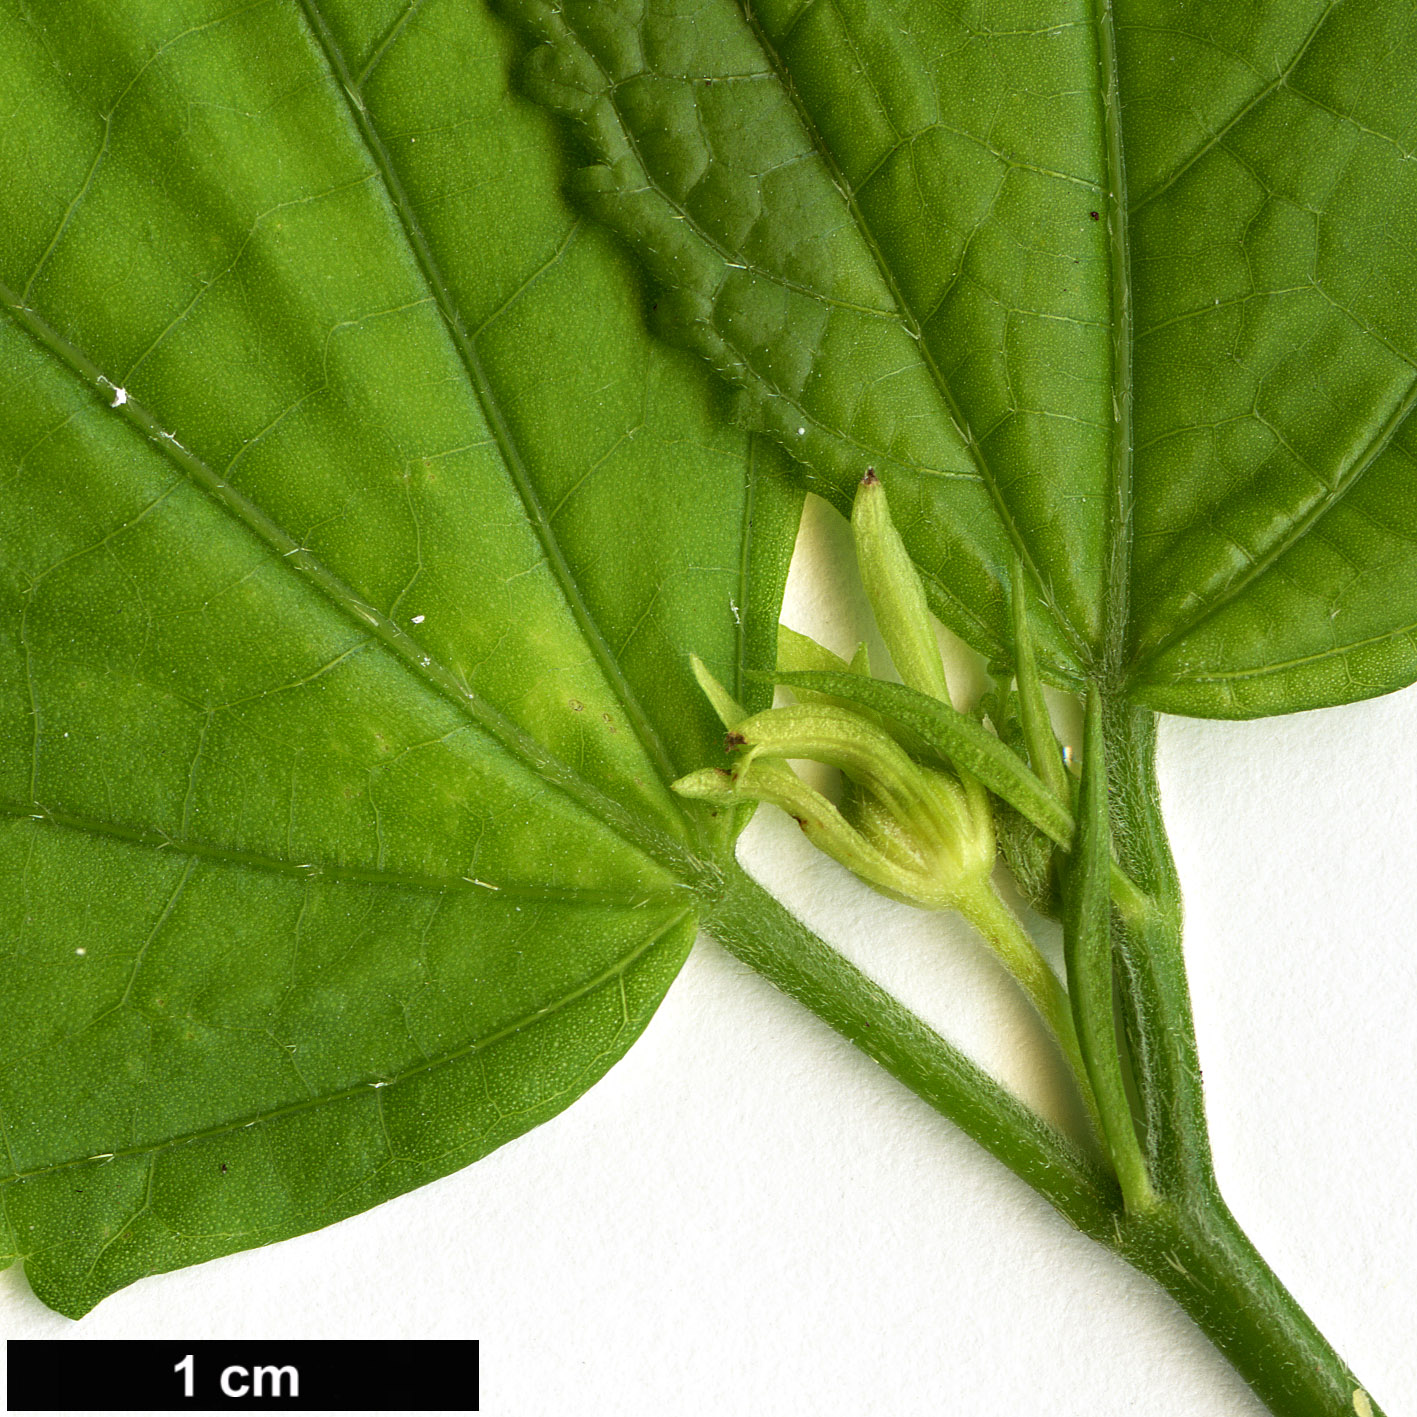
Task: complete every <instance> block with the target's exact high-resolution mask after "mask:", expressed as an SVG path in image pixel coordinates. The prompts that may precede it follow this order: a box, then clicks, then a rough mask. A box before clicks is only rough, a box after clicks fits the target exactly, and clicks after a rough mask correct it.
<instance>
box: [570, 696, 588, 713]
mask: <svg viewBox="0 0 1417 1417" xmlns="http://www.w3.org/2000/svg"><path fill="white" fill-rule="evenodd" d="M570 704H571V712H572V713H584V712H585V705H584V704H583V703H582V702H581V701H580V700H579V699H572V700H571V701H570Z"/></svg>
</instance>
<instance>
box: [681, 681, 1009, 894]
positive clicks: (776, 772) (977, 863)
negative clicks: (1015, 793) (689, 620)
mask: <svg viewBox="0 0 1417 1417" xmlns="http://www.w3.org/2000/svg"><path fill="white" fill-rule="evenodd" d="M695 668H696V672H697V673H699V675H700V682H701V683H702V682H703V680H704V678H705V677H709V676H707V671H706V670H703V669H702V667H701V666H696V667H695ZM704 688H705V692H706V693H708V695H709V698H710V699H711V700H712V701H713V702H714V704H715V707H719V705H723V706H724V708H725V709H728V708H729V706H730V705H732V700H731V699H730V698H729V696H728V695H727V693H726V692H725V691H724V690H723V689H722V688H721V686H719V685H717V684H716V683H714V684H713V685H712V687H711V686H710V685H709V684H705V685H704ZM725 726H726V727H728V729H729V733H728V737H727V740H726V741H727V743H728V746H729V747H730V749H734V750H737V751H738V752H739V758H738V762H737V763H736V765H735V766H734V768H733V770H732V771H731V772H724V771H722V770H716V769H705V770H702V771H700V772H696V773H690V774H689V775H688V776H687V777H684V778H681V779H680V780H679V781H678V782H676V783H675V784H674V790H675V791H676V792H678V793H680V794H681V795H682V796H685V797H696V798H700V799H705V800H708V801H714V802H720V803H724V804H730V803H741V802H743V801H753V802H771V803H773V804H774V805H775V806H778V807H781V808H782V809H783V810H784V811H785V812H788V813H789V814H791V815H792V816H793V817H795V818H796V819H797V821H798V822H799V823H800V824H801V827H802V830H803V831H804V832H805V833H806V834H807V837H808V838H809V840H811V841H812V842H813V843H814V844H815V845H816V846H818V847H820V848H821V850H823V851H825V852H826V853H827V854H828V855H829V856H831V857H833V858H834V859H835V860H837V861H839V862H840V863H841V864H842V865H843V866H845V867H846V868H847V869H848V870H850V871H852V872H854V873H855V874H856V875H857V876H859V877H861V879H862V880H864V881H866V882H867V883H868V884H870V885H872V886H874V887H875V888H876V889H877V890H880V891H882V892H883V893H885V894H886V895H889V896H892V897H894V898H895V899H897V900H903V901H907V902H909V903H910V904H912V905H919V906H924V907H926V908H927V909H934V910H940V909H950V908H958V907H959V906H960V904H961V903H962V902H964V901H966V900H972V899H973V898H974V897H975V896H977V894H978V892H979V890H980V889H981V888H982V887H984V886H985V885H986V883H987V879H988V876H989V873H990V871H991V870H992V868H993V864H994V828H993V816H992V812H991V811H990V807H989V802H988V798H987V795H986V794H985V792H984V790H983V788H982V787H980V786H979V785H978V783H976V782H974V781H973V780H968V781H961V780H960V779H959V778H957V777H955V776H954V775H952V774H951V773H948V772H944V771H941V770H939V769H936V768H931V767H925V766H924V765H922V764H920V763H917V762H915V761H914V760H913V759H912V758H911V757H910V756H909V755H908V754H907V753H906V752H905V751H904V749H903V748H901V746H900V745H899V744H898V743H897V742H896V741H895V739H893V738H892V737H891V736H890V735H889V734H888V733H886V732H885V731H884V730H883V729H882V728H880V727H878V726H877V725H876V724H874V723H871V722H868V721H867V720H866V719H864V718H862V717H861V716H860V715H859V714H857V713H854V712H852V711H851V710H849V709H846V708H843V707H840V706H838V705H836V704H831V703H822V702H811V703H800V704H793V705H790V706H789V707H786V708H777V709H768V710H767V711H766V712H764V713H758V714H753V715H752V716H751V717H747V718H743V719H741V720H739V721H738V722H736V723H725ZM791 758H809V759H812V760H814V761H816V762H820V763H826V764H828V765H829V766H831V767H835V768H839V769H840V770H841V771H842V773H843V774H844V775H845V776H846V777H847V778H848V779H849V780H850V782H851V783H852V784H853V787H854V789H855V791H854V793H853V795H852V802H851V805H850V807H849V809H848V812H846V813H844V812H843V811H841V810H840V809H838V808H837V807H836V806H835V805H834V804H833V803H832V802H830V801H829V800H828V799H827V798H826V797H824V796H823V795H822V794H821V793H820V792H818V791H816V790H815V789H814V788H812V787H810V786H809V785H808V784H807V783H805V782H803V781H802V779H801V778H800V777H798V776H797V774H796V773H795V772H793V771H792V769H791V768H790V767H789V766H788V762H787V760H788V759H791Z"/></svg>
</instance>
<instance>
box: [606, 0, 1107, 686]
mask: <svg viewBox="0 0 1417 1417" xmlns="http://www.w3.org/2000/svg"><path fill="white" fill-rule="evenodd" d="M742 5H743V16H744V19H745V20H746V22H747V24H748V28H749V29H750V30H751V31H752V33H753V37H754V39H755V40H756V41H757V43H758V46H759V48H761V50H762V51H763V54H764V56H765V57H766V59H767V61H768V63H769V64H770V65H771V67H772V70H773V73H774V74H776V76H777V80H778V83H779V84H781V86H782V89H783V92H784V94H785V95H786V97H787V99H788V101H789V102H790V103H791V105H792V108H793V111H794V113H796V115H797V120H798V122H799V123H801V125H802V130H803V132H804V133H805V134H806V135H807V138H808V140H809V141H810V142H811V144H812V147H813V148H814V149H815V151H816V153H817V155H818V157H820V158H821V160H822V162H823V164H824V165H825V166H826V168H827V171H828V173H829V175H830V176H831V180H832V182H833V184H834V185H835V186H836V188H837V190H838V191H839V192H840V193H841V196H842V200H843V201H844V202H845V203H846V207H847V211H848V212H849V214H850V216H851V221H852V224H853V226H854V227H855V228H856V230H857V232H858V234H859V235H860V236H861V239H862V241H863V242H864V243H865V245H866V248H867V249H868V250H869V251H870V253H871V259H872V260H873V261H874V263H875V265H876V269H877V271H878V272H879V274H880V276H881V279H882V280H883V281H884V282H885V284H886V288H887V290H889V291H890V294H891V299H892V301H893V302H894V304H895V306H896V311H897V315H898V318H899V319H900V321H901V323H902V324H903V325H904V326H905V328H906V331H907V333H908V334H909V336H910V338H911V340H912V342H913V343H914V345H915V346H916V348H917V349H918V350H919V352H920V358H921V361H922V362H923V363H924V365H925V369H926V372H927V373H928V374H929V376H930V380H931V382H932V383H933V384H934V386H935V389H936V392H937V393H938V394H939V396H940V399H941V401H942V402H943V403H944V405H945V409H946V411H947V413H948V414H949V417H950V419H951V420H952V422H953V423H954V426H955V427H956V429H958V431H959V433H960V435H961V437H962V439H963V441H964V445H965V450H966V452H967V453H968V454H969V457H970V461H971V462H973V464H974V466H975V468H976V469H977V471H978V474H979V479H980V481H981V482H982V483H983V484H984V486H985V488H987V489H988V492H989V499H990V501H991V503H992V504H993V507H994V511H995V515H996V516H997V517H998V518H999V521H1000V524H1001V526H1002V527H1003V530H1004V534H1005V536H1006V537H1007V538H1008V540H1009V542H1010V544H1011V545H1012V546H1013V547H1014V549H1015V550H1016V551H1017V553H1018V555H1019V558H1020V559H1021V560H1022V562H1023V565H1024V567H1025V569H1026V570H1027V571H1028V573H1029V575H1030V576H1031V577H1032V578H1033V582H1034V585H1035V586H1036V587H1037V590H1038V595H1039V598H1040V599H1041V600H1042V602H1043V603H1044V604H1045V605H1047V606H1048V607H1049V609H1050V611H1051V612H1052V617H1053V619H1054V621H1055V623H1056V624H1057V625H1058V628H1059V629H1060V630H1061V631H1062V633H1063V635H1064V636H1065V638H1066V640H1067V642H1068V644H1069V646H1070V647H1071V649H1072V650H1073V652H1074V654H1075V655H1076V656H1077V659H1078V662H1079V663H1080V664H1086V663H1087V662H1088V659H1089V655H1088V653H1087V649H1086V644H1085V641H1084V638H1083V636H1081V635H1080V634H1079V632H1078V630H1077V628H1076V626H1074V625H1073V623H1072V622H1071V620H1070V619H1069V618H1068V617H1067V616H1066V615H1064V614H1063V612H1062V610H1061V609H1060V607H1059V606H1058V604H1057V603H1056V601H1055V599H1054V597H1053V594H1052V590H1051V588H1050V587H1049V585H1048V584H1047V583H1046V581H1045V579H1044V577H1043V576H1042V574H1041V573H1040V571H1039V569H1038V565H1037V563H1036V561H1035V559H1034V557H1033V554H1032V552H1031V551H1030V549H1029V547H1028V545H1027V543H1026V541H1025V540H1024V537H1023V534H1022V533H1021V532H1020V530H1019V528H1018V524H1017V522H1016V521H1015V520H1014V518H1013V515H1012V513H1011V512H1010V511H1009V509H1008V506H1007V504H1006V503H1005V502H1004V499H1003V497H1002V495H1001V493H1000V491H999V485H998V481H997V479H996V478H995V476H994V472H993V469H992V467H991V466H990V465H989V460H988V459H987V458H986V457H985V455H984V450H983V448H982V447H980V445H979V441H978V439H977V438H976V436H975V433H974V428H973V425H972V424H971V423H970V421H969V419H968V418H966V417H965V415H964V410H963V409H962V408H961V407H960V405H959V401H958V400H957V399H956V398H955V396H954V390H953V389H952V388H951V387H950V384H949V380H948V379H947V378H945V375H944V371H943V370H942V369H941V368H940V366H939V364H938V362H937V361H936V359H935V357H934V355H933V353H932V352H931V350H930V348H929V344H928V342H927V341H926V339H925V337H924V331H923V329H922V328H921V325H920V319H919V316H918V314H917V313H916V311H915V309H914V308H913V306H912V305H911V304H910V302H909V301H908V300H907V299H906V297H905V292H904V291H903V290H902V289H901V287H900V283H899V282H898V281H897V280H896V277H895V272H894V270H893V269H892V267H891V264H890V262H889V261H888V260H887V259H886V254H885V252H884V250H882V248H881V245H880V242H879V241H878V239H877V237H876V234H875V232H874V230H873V229H872V228H871V225H870V223H869V222H868V221H867V220H866V215H865V213H864V212H863V211H862V210H861V206H860V203H859V202H858V201H857V199H856V192H855V189H854V188H853V187H852V186H851V184H850V183H849V182H848V181H847V180H846V175H845V173H843V172H842V170H841V167H840V165H839V164H838V163H837V160H836V157H835V155H834V154H833V153H832V151H831V149H830V147H829V146H828V144H827V142H826V140H825V138H824V136H823V135H822V132H821V130H820V129H819V128H818V127H817V124H816V122H815V120H814V119H813V118H812V115H811V114H810V113H809V112H808V111H807V108H806V105H805V104H804V103H803V102H802V99H801V96H800V95H799V94H798V92H797V85H796V84H795V83H794V82H793V79H792V75H791V71H790V70H789V69H788V68H787V66H786V64H785V63H784V62H783V60H782V56H781V55H780V54H779V53H778V52H777V48H776V46H775V45H774V44H773V42H772V40H771V39H770V38H769V36H768V34H767V31H766V30H765V29H764V28H763V25H762V23H761V21H760V20H759V19H758V16H757V14H756V12H755V7H754V3H753V0H742ZM838 14H840V12H839V11H838ZM842 25H843V27H844V28H846V29H847V31H848V35H849V33H850V30H849V26H847V23H846V19H845V17H844V16H843V17H842ZM863 72H864V66H863ZM626 128H627V131H628V125H626Z"/></svg>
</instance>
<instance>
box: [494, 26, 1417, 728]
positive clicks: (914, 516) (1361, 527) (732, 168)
mask: <svg viewBox="0 0 1417 1417" xmlns="http://www.w3.org/2000/svg"><path fill="white" fill-rule="evenodd" d="M510 9H511V10H512V12H513V13H514V14H515V15H516V16H517V17H518V18H519V20H520V21H521V22H522V23H523V25H524V26H526V27H527V28H528V29H529V30H530V31H532V32H534V33H535V34H537V35H538V36H539V37H540V38H541V39H542V40H543V41H544V43H543V44H542V45H541V47H540V48H539V49H538V50H536V51H535V52H534V54H533V55H532V58H531V61H530V63H529V65H528V87H529V90H530V92H532V93H533V94H534V95H535V96H537V97H538V98H539V99H541V100H542V101H543V102H545V103H547V104H549V105H551V106H552V107H554V108H556V109H558V110H559V111H561V112H563V113H565V114H568V115H570V116H572V117H574V118H576V119H578V120H579V121H580V123H581V130H582V134H583V139H584V141H586V142H587V143H588V145H589V147H590V149H591V152H592V155H593V158H594V165H593V166H591V167H589V168H587V169H586V170H585V171H584V172H583V173H582V175H581V179H580V183H579V186H580V190H581V192H582V194H583V198H584V200H585V202H586V204H587V206H588V208H589V209H590V210H591V211H593V212H594V213H596V214H597V215H598V216H599V217H601V218H602V219H604V220H605V221H607V222H608V223H609V224H611V225H612V226H613V227H614V228H615V229H616V230H618V231H619V232H620V233H621V234H622V235H623V236H624V237H625V239H627V240H628V241H629V242H630V244H631V245H632V246H633V247H634V249H635V250H636V251H637V252H638V253H639V255H640V257H641V259H642V260H643V261H644V263H645V264H646V266H647V267H648V269H649V270H650V271H651V272H652V273H653V275H654V276H655V277H656V279H657V280H658V281H659V282H660V283H661V284H662V285H663V286H664V287H665V289H666V292H667V293H666V295H665V297H664V299H663V301H662V302H661V304H662V308H661V314H662V315H663V316H664V319H663V321H662V323H663V324H664V326H665V328H666V329H667V331H668V333H669V334H670V335H671V337H673V338H674V339H676V340H677V341H678V342H679V343H681V344H684V345H686V346H688V347H690V348H692V349H695V350H697V351H698V352H699V353H700V354H701V355H703V356H705V357H706V358H707V359H708V360H709V361H710V362H711V363H712V364H713V365H714V367H715V368H717V369H718V370H719V371H720V373H721V374H723V375H724V376H725V377H726V378H728V379H729V380H730V381H731V382H733V383H734V384H735V385H737V386H738V387H739V389H740V390H741V393H742V400H741V407H740V415H741V416H742V417H743V418H744V419H745V421H746V422H747V424H748V426H750V427H754V428H759V429H762V430H764V431H766V432H767V433H769V434H770V435H772V436H773V437H775V438H776V439H777V440H778V441H779V442H780V443H782V444H783V445H784V446H786V447H787V448H788V449H789V450H790V451H791V452H792V453H793V454H794V456H796V457H797V458H799V459H801V460H802V462H803V463H804V464H805V465H806V469H807V471H806V475H805V481H806V483H807V485H808V486H811V487H814V488H815V489H817V490H819V491H822V492H824V493H825V494H826V495H827V496H829V497H830V498H832V499H833V500H834V501H835V502H836V503H837V504H838V505H839V506H843V507H844V506H845V505H846V504H847V502H848V501H849V499H850V494H851V488H852V486H853V485H854V483H855V481H856V480H857V479H858V478H859V477H860V476H861V474H862V472H863V470H864V468H865V467H866V466H868V465H871V466H875V467H876V468H877V470H878V472H879V473H880V474H881V476H882V477H883V478H885V479H886V480H887V482H888V484H889V486H890V490H891V497H892V505H893V507H894V508H895V510H896V516H897V519H898V520H899V522H900V524H901V527H902V531H903V532H904V534H905V536H906V539H907V542H908V543H909V545H910V547H911V550H912V553H913V554H914V556H915V557H916V559H917V561H918V562H919V563H920V565H921V566H922V568H923V569H924V570H925V572H926V573H927V575H928V576H929V577H930V579H931V582H932V584H931V587H930V588H931V591H932V598H933V601H934V605H935V608H936V609H937V611H938V612H939V613H940V614H941V615H942V616H943V617H944V618H945V619H946V620H947V621H949V622H950V623H951V624H953V625H954V626H955V628H956V629H958V630H959V631H960V632H961V633H962V634H964V636H965V637H966V638H967V639H969V640H970V641H971V642H972V643H974V644H975V645H976V646H977V647H978V648H980V649H982V650H984V651H986V652H988V653H999V652H1000V651H1001V649H1003V648H1004V647H1005V646H1007V644H1008V642H1009V636H1008V627H1007V618H1006V608H1005V607H1006V604H1007V595H1006V589H1007V584H1008V557H1009V555H1010V554H1011V548H1012V550H1016V551H1017V552H1018V553H1019V554H1020V555H1021V556H1022V558H1023V561H1024V563H1025V565H1026V566H1027V567H1028V570H1029V576H1030V580H1031V583H1032V587H1033V592H1034V596H1035V597H1036V599H1037V602H1038V606H1037V609H1038V612H1039V613H1038V620H1039V626H1038V632H1037V638H1038V641H1039V645H1040V653H1041V655H1042V656H1043V657H1044V659H1045V660H1046V661H1047V662H1048V663H1049V664H1050V665H1051V671H1052V673H1054V674H1055V675H1057V676H1058V677H1060V678H1062V679H1065V680H1066V679H1069V678H1072V679H1076V678H1077V677H1078V676H1080V675H1089V676H1092V675H1100V676H1102V677H1104V678H1106V679H1107V680H1109V681H1117V680H1121V681H1123V682H1124V683H1125V684H1126V685H1127V686H1128V688H1129V690H1130V692H1131V694H1132V695H1133V696H1134V697H1135V698H1136V699H1138V700H1140V701H1141V702H1143V703H1145V704H1148V705H1150V706H1152V707H1157V708H1163V709H1167V710H1172V711H1176V712H1182V713H1191V714H1200V715H1216V716H1252V715H1257V714H1265V713H1278V712H1286V711H1290V710H1293V709H1297V708H1304V707H1312V706H1316V705H1320V704H1329V703H1337V702H1342V701H1346V700H1350V699H1354V698H1360V697H1364V696H1367V695H1371V694H1376V693H1382V692H1385V691H1387V690H1390V689H1393V688H1396V687H1398V686H1400V685H1402V684H1405V683H1407V682H1409V681H1410V680H1411V679H1412V678H1413V677H1414V676H1417V654H1414V649H1413V641H1412V629H1413V627H1414V625H1417V544H1414V539H1413V530H1414V527H1417V503H1414V494H1413V490H1412V489H1413V487H1414V485H1417V481H1415V480H1414V472H1417V463H1414V459H1417V431H1414V429H1417V425H1415V424H1414V423H1413V421H1412V419H1411V417H1410V414H1411V411H1412V407H1413V401H1414V398H1417V299H1414V297H1417V242H1414V240H1413V237H1414V235H1417V160H1414V155H1417V20H1414V17H1413V16H1412V15H1411V13H1410V12H1409V11H1407V10H1405V9H1403V8H1402V7H1394V6H1392V5H1389V4H1386V3H1385V2H1384V0H1265V3H1262V4H1258V5H1243V6H1237V5H1233V4H1228V3H1224V0H1200V2H1199V3H1197V2H1196V0H1184V2H1183V0H1112V3H1104V2H1103V0H1095V3H1094V2H1093V0H1048V3H1045V4H1041V5H1038V4H1028V5H1021V4H1005V3H996V4H978V3H974V2H973V0H948V3H942V4H938V5H919V4H914V3H908V0H701V3H696V4H694V5H693V6H691V7H689V8H688V9H686V8H685V7H684V6H682V5H678V4H666V3H658V2H657V0H646V3H643V4H616V5H603V4H596V3H590V0H566V3H564V4H557V5H547V4H543V3H540V0H511V3H510Z"/></svg>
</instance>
